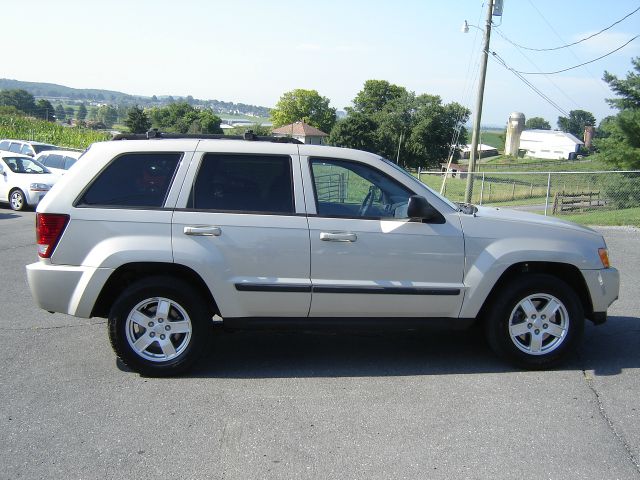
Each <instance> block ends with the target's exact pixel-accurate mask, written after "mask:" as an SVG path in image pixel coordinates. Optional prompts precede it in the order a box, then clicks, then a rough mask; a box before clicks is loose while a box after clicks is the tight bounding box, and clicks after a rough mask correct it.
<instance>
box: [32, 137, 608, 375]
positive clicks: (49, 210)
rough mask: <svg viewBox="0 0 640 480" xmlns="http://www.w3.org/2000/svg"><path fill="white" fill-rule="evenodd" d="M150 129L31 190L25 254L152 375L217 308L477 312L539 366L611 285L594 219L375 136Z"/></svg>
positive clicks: (40, 299)
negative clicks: (450, 193)
mask: <svg viewBox="0 0 640 480" xmlns="http://www.w3.org/2000/svg"><path fill="white" fill-rule="evenodd" d="M156 136H157V137H159V138H157V139H154V140H146V139H145V140H139V138H140V136H136V135H129V136H126V137H125V138H126V139H127V140H126V141H111V142H103V143H97V144H94V145H93V146H92V147H91V148H90V149H89V150H88V151H87V152H86V154H85V155H86V159H84V157H83V161H82V162H81V163H79V164H78V165H76V166H75V167H74V168H72V169H71V170H70V171H69V172H68V173H67V174H66V175H64V177H62V178H61V179H60V181H59V182H58V183H57V184H56V185H55V186H54V187H53V189H52V191H51V192H50V193H49V194H48V195H47V196H46V197H45V199H44V200H43V202H42V203H41V204H40V205H39V206H38V210H37V215H36V234H37V245H38V254H39V256H40V260H39V262H36V263H33V264H31V265H28V266H27V277H28V280H29V285H30V288H31V292H32V294H33V297H34V298H35V300H36V302H37V304H38V305H39V306H40V307H41V308H43V309H45V310H48V311H52V312H63V313H67V314H70V315H75V316H78V317H83V318H89V317H106V318H108V327H109V328H108V331H109V336H110V339H111V344H112V346H113V348H114V350H115V353H116V354H117V355H118V356H119V357H120V358H121V359H122V361H123V362H125V363H126V364H127V365H129V366H130V367H131V368H132V369H134V370H136V371H138V372H140V373H142V374H144V375H154V376H156V375H157V376H161V375H174V374H178V373H181V372H184V371H185V370H186V369H187V368H189V366H191V365H192V364H193V362H194V361H195V360H196V359H197V358H198V356H199V355H200V354H201V353H202V352H203V351H204V350H205V348H206V346H207V336H208V335H209V333H210V328H211V326H212V325H213V317H214V315H217V316H219V317H220V318H222V325H223V327H224V328H225V329H249V328H266V327H268V328H283V327H288V328H290V327H296V328H302V329H310V328H314V327H315V328H336V327H342V326H347V327H348V326H354V325H357V326H359V327H361V326H362V325H364V324H366V325H370V326H371V325H373V326H380V325H386V326H387V327H392V328H404V329H406V328H416V327H418V326H428V325H433V324H438V325H442V324H443V323H444V324H446V325H450V326H452V327H453V326H458V327H462V326H469V325H471V324H472V323H474V322H476V321H477V322H480V324H481V326H482V328H483V329H484V331H485V334H486V336H487V339H488V341H489V344H490V345H491V346H492V347H493V349H494V350H495V351H496V352H497V353H498V354H499V355H501V356H503V357H505V358H506V359H508V360H510V361H511V362H513V363H514V364H516V365H518V366H520V367H525V368H546V367H549V366H552V365H555V364H557V363H558V362H560V361H562V360H563V359H565V358H566V357H567V355H568V354H569V353H570V352H571V351H573V350H574V349H575V347H576V345H578V344H579V341H580V337H581V334H582V331H583V328H584V322H585V318H588V319H590V320H592V321H593V322H594V323H595V324H599V323H602V322H604V321H605V320H606V318H607V309H608V307H609V305H611V303H612V302H613V301H614V300H615V299H616V298H617V297H618V290H619V274H618V271H617V270H616V269H615V268H613V267H611V266H610V265H609V257H608V252H607V246H606V244H605V241H604V239H603V237H602V235H601V234H599V233H598V232H596V231H594V230H591V229H589V228H585V227H582V226H579V225H576V224H573V223H569V222H564V221H561V220H558V219H554V218H549V217H543V216H541V215H536V214H527V213H524V212H516V211H511V210H506V209H498V208H486V207H474V206H470V205H458V204H454V203H452V202H450V201H449V200H447V199H446V198H444V197H442V196H440V195H438V194H437V193H436V192H434V191H433V190H431V189H430V188H429V187H427V186H426V185H424V184H423V183H421V182H420V181H418V180H417V179H416V178H415V177H413V176H412V175H410V174H409V173H407V172H405V171H404V170H402V169H401V168H399V167H398V166H397V165H395V164H394V163H393V162H390V161H388V160H385V159H383V158H380V157H379V156H377V155H373V154H371V153H367V152H362V151H357V150H350V149H345V148H335V147H325V146H314V145H303V144H296V143H292V142H289V143H286V142H287V140H286V139H285V140H282V139H273V138H271V139H264V140H270V141H257V140H259V139H255V138H253V137H250V136H249V137H248V138H249V139H248V140H244V141H243V140H233V139H229V138H228V137H224V138H221V139H194V138H174V139H172V138H171V136H169V135H168V136H166V137H165V138H163V135H160V134H156ZM479 331H481V330H479ZM78 348H85V347H84V346H82V345H79V346H78ZM71 353H72V352H71Z"/></svg>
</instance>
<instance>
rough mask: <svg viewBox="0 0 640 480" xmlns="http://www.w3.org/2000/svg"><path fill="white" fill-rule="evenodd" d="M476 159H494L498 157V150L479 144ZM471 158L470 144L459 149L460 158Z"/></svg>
mask: <svg viewBox="0 0 640 480" xmlns="http://www.w3.org/2000/svg"><path fill="white" fill-rule="evenodd" d="M478 152H479V153H480V154H479V155H478V158H485V157H495V156H496V155H498V149H497V148H495V147H492V146H491V145H485V144H484V143H481V144H479V145H478ZM470 156H471V144H467V145H465V146H464V147H462V148H461V149H460V158H469V157H470Z"/></svg>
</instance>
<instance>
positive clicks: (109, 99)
mask: <svg viewBox="0 0 640 480" xmlns="http://www.w3.org/2000/svg"><path fill="white" fill-rule="evenodd" d="M18 88H19V89H22V90H26V91H27V92H29V93H30V94H32V95H33V96H34V97H38V98H46V99H48V100H51V101H52V103H54V102H55V101H56V100H57V101H61V102H63V103H72V104H73V103H81V102H98V103H109V104H114V105H135V104H137V105H141V106H145V107H152V106H163V105H166V104H168V103H171V102H174V101H186V102H189V103H190V104H191V105H194V106H201V107H205V108H211V109H212V110H213V111H214V112H216V113H222V114H225V113H226V114H240V115H249V116H257V117H269V110H270V109H269V108H268V107H261V106H258V105H247V104H244V103H234V102H224V101H220V100H200V99H195V98H193V97H191V96H188V97H179V96H175V97H172V96H160V97H156V96H155V95H154V96H153V97H145V96H136V95H129V94H127V93H123V92H117V91H114V90H102V89H96V88H71V87H66V86H64V85H57V84H55V83H41V82H23V81H21V80H11V79H7V78H1V79H0V90H13V89H18Z"/></svg>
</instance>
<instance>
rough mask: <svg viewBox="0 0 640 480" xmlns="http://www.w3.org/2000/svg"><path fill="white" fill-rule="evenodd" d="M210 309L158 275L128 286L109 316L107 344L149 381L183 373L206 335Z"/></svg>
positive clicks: (185, 288) (183, 285) (188, 290)
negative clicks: (109, 342) (148, 378)
mask: <svg viewBox="0 0 640 480" xmlns="http://www.w3.org/2000/svg"><path fill="white" fill-rule="evenodd" d="M209 312H210V310H209V309H208V308H207V305H206V304H205V302H204V301H203V300H202V298H201V297H200V296H199V295H198V294H197V293H196V292H194V290H193V289H192V288H190V287H189V285H188V284H186V283H185V282H183V281H182V280H179V279H176V278H173V277H167V276H157V277H150V278H147V279H144V280H140V281H138V282H136V283H134V284H132V285H131V286H129V287H128V288H127V289H126V290H125V291H124V292H123V293H122V294H121V295H120V296H119V297H118V299H117V300H116V302H115V303H114V304H113V307H112V308H111V311H110V312H109V319H108V328H109V339H110V340H111V346H112V347H113V350H114V351H115V353H116V355H117V356H118V357H119V358H120V360H122V361H123V362H124V363H125V364H126V365H127V366H129V368H131V369H132V370H134V371H136V372H138V373H140V374H141V375H144V376H149V377H167V376H175V375H179V374H182V373H184V372H186V371H187V370H188V369H189V368H190V367H191V366H192V365H193V363H194V362H195V361H196V360H197V359H198V358H199V357H200V356H201V354H202V353H203V351H204V350H205V347H206V345H207V344H208V340H209V338H210V334H211V326H212V322H211V318H212V315H210V314H209Z"/></svg>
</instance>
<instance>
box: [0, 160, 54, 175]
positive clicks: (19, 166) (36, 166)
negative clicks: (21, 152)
mask: <svg viewBox="0 0 640 480" xmlns="http://www.w3.org/2000/svg"><path fill="white" fill-rule="evenodd" d="M2 160H3V161H4V163H5V164H6V165H7V167H9V170H11V171H12V172H13V173H32V174H40V173H51V172H50V171H49V170H47V167H45V166H44V165H42V164H41V163H40V162H37V161H36V160H32V159H31V158H25V157H4V158H3V159H2Z"/></svg>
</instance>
